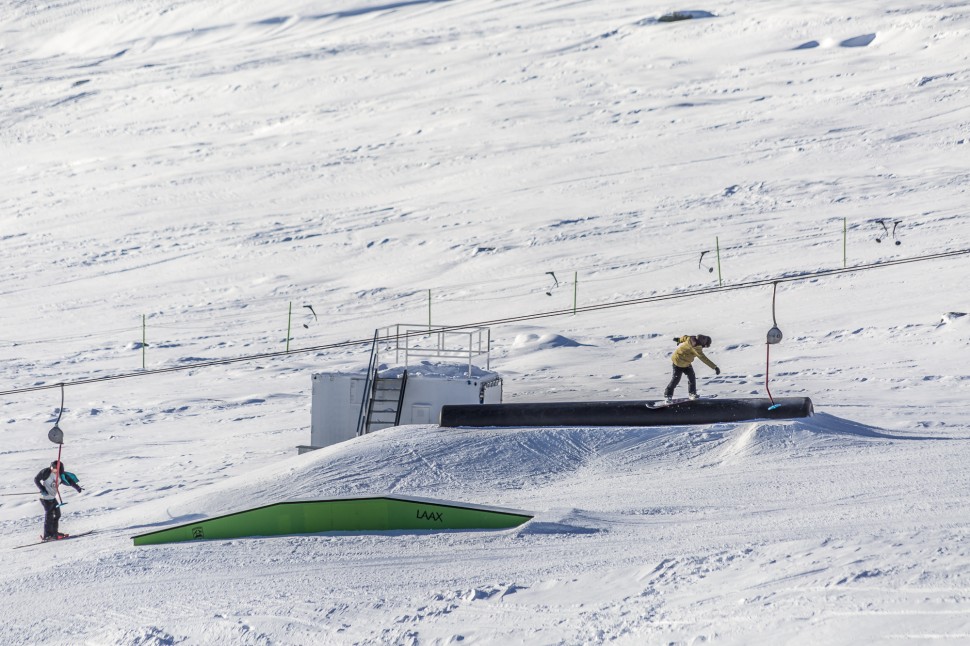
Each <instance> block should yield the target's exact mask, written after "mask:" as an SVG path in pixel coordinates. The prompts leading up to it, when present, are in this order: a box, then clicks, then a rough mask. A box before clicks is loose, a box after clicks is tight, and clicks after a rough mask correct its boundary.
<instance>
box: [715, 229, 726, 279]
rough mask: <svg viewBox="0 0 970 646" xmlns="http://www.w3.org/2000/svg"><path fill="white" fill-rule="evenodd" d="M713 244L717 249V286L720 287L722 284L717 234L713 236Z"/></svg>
mask: <svg viewBox="0 0 970 646" xmlns="http://www.w3.org/2000/svg"><path fill="white" fill-rule="evenodd" d="M714 246H715V248H716V249H717V286H718V287H721V286H723V284H724V283H722V282H721V241H720V239H718V237H717V236H714Z"/></svg>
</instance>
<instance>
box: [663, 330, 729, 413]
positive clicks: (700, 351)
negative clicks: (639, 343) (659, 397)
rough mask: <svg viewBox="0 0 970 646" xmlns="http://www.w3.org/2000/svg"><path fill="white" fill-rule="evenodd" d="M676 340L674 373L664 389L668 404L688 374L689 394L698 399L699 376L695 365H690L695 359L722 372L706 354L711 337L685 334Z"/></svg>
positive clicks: (717, 372)
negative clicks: (675, 389)
mask: <svg viewBox="0 0 970 646" xmlns="http://www.w3.org/2000/svg"><path fill="white" fill-rule="evenodd" d="M674 341H675V342H676V343H677V349H676V350H674V354H673V355H672V356H671V357H670V360H671V361H672V362H673V364H674V375H673V377H672V378H671V379H670V383H669V384H667V388H666V389H665V390H664V401H666V403H668V404H669V403H670V402H671V401H672V400H673V397H674V388H676V387H677V384H679V383H680V378H681V377H682V376H683V375H687V396H688V397H690V398H691V399H697V377H696V375H695V374H694V366H692V365H690V364H691V363H693V361H694V359H700V360H701V361H703V362H704V363H706V364H707V365H708V366H709V367H710V368H711V369H713V370H714V374H716V375H719V374H721V369H720V368H718V367H717V365H716V364H715V363H714V362H713V361H711V360H710V359H708V358H707V355H705V354H704V348H709V347H711V337H709V336H704V335H703V334H697V335H694V336H690V335H684V336H678V337H674Z"/></svg>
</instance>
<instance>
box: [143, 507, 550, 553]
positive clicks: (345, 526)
mask: <svg viewBox="0 0 970 646" xmlns="http://www.w3.org/2000/svg"><path fill="white" fill-rule="evenodd" d="M531 519H532V515H531V514H529V513H528V512H524V511H519V510H512V509H502V508H498V507H485V506H481V505H471V504H463V503H455V502H447V501H441V500H430V499H425V498H412V497H407V496H379V497H362V498H341V499H333V500H313V501H293V502H281V503H274V504H272V505H266V506H264V507H256V508H254V509H247V510H244V511H239V512H235V513H232V514H227V515H225V516H215V517H212V518H206V519H203V520H199V521H196V522H193V523H186V524H184V525H178V526H176V527H170V528H167V529H161V530H158V531H154V532H148V533H146V534H139V535H138V536H134V537H132V541H133V542H134V544H135V545H136V546H140V545H160V544H163V543H181V542H187V541H198V540H220V539H230V538H244V537H251V536H285V535H290V534H320V533H325V532H382V531H393V530H426V531H441V530H456V529H508V528H510V527H518V526H519V525H521V524H523V523H525V522H526V521H529V520H531Z"/></svg>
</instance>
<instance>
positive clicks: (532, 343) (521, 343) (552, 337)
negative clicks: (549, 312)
mask: <svg viewBox="0 0 970 646" xmlns="http://www.w3.org/2000/svg"><path fill="white" fill-rule="evenodd" d="M584 345H588V344H585V343H580V342H579V341H575V340H573V339H570V338H568V337H564V336H562V335H560V334H531V333H530V334H518V335H516V337H515V340H514V341H513V342H512V351H513V352H519V353H526V352H538V351H540V350H549V349H552V348H577V347H580V346H584Z"/></svg>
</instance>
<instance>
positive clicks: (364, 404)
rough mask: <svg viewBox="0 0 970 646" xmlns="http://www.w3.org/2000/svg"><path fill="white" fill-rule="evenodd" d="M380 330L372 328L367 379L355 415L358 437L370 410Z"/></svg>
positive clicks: (361, 432)
mask: <svg viewBox="0 0 970 646" xmlns="http://www.w3.org/2000/svg"><path fill="white" fill-rule="evenodd" d="M379 333H380V330H374V344H373V345H372V346H371V349H370V361H369V362H368V364H367V379H365V380H364V395H363V397H361V398H360V415H358V417H357V436H358V437H360V436H361V435H363V434H364V433H365V432H366V429H367V415H368V413H369V412H370V400H371V395H372V391H373V387H374V383H375V382H376V379H377V339H378V337H379Z"/></svg>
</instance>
